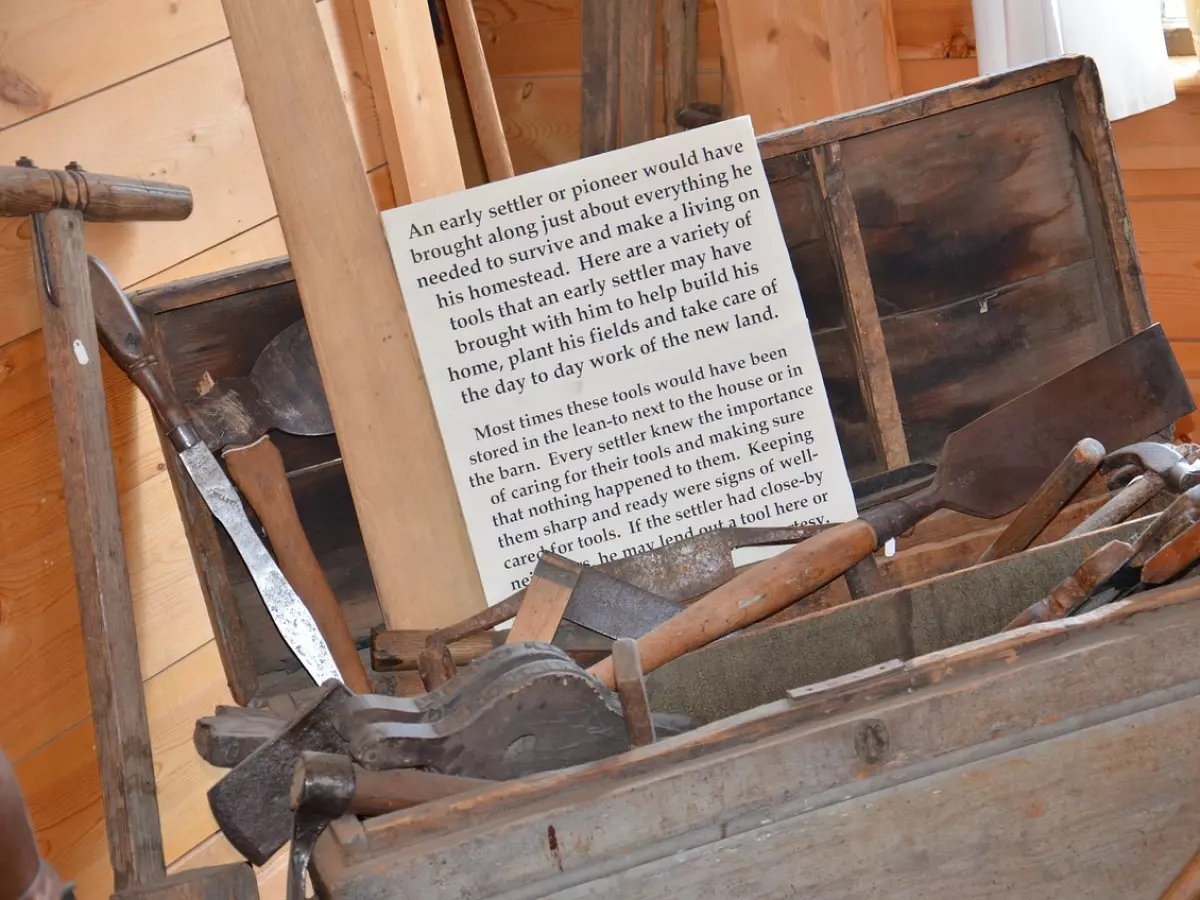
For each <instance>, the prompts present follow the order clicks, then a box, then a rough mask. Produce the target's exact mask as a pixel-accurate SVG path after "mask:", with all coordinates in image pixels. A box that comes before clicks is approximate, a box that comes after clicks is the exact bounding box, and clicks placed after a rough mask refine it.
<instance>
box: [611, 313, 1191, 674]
mask: <svg viewBox="0 0 1200 900" xmlns="http://www.w3.org/2000/svg"><path fill="white" fill-rule="evenodd" d="M1194 408H1195V404H1194V403H1193V402H1192V398H1191V394H1190V392H1189V390H1188V386H1187V381H1186V380H1185V379H1184V377H1183V373H1182V372H1181V371H1180V369H1179V364H1178V363H1177V362H1176V360H1175V357H1174V354H1173V353H1172V351H1171V347H1170V345H1169V344H1168V343H1167V339H1166V335H1165V334H1164V333H1163V330H1162V328H1161V326H1159V325H1154V326H1151V327H1150V328H1148V329H1146V330H1145V331H1143V332H1141V333H1139V334H1137V335H1134V336H1133V337H1131V338H1129V339H1127V340H1125V341H1122V342H1121V343H1120V344H1117V345H1116V346H1114V347H1112V348H1111V349H1109V350H1107V351H1105V352H1104V353H1101V354H1100V355H1098V356H1096V357H1093V358H1092V359H1090V360H1088V361H1087V362H1085V363H1083V364H1082V365H1079V366H1076V367H1075V368H1073V369H1071V370H1069V371H1068V372H1066V373H1064V374H1062V375H1060V376H1058V377H1057V378H1054V379H1051V380H1050V381H1048V382H1046V383H1045V384H1042V385H1040V386H1039V387H1036V388H1034V389H1033V390H1031V391H1028V392H1027V393H1025V394H1022V395H1021V396H1019V397H1016V398H1015V399H1013V400H1010V401H1009V402H1008V403H1005V404H1003V405H1002V406H999V407H997V408H996V409H994V410H992V411H991V412H989V413H987V414H985V415H983V416H981V417H980V418H978V419H976V420H975V421H974V422H971V423H970V424H969V425H966V426H964V427H963V428H960V429H959V430H958V431H956V432H954V433H953V434H951V435H950V436H949V437H948V438H947V439H946V444H945V446H944V447H943V448H942V454H941V458H940V460H939V462H938V469H937V474H936V475H935V476H934V479H933V482H932V484H931V485H930V486H929V487H928V488H925V489H924V490H921V491H918V492H917V493H915V494H913V495H911V496H910V497H907V498H905V499H904V500H897V501H893V502H890V503H885V504H883V505H882V506H878V507H875V508H874V509H870V510H867V511H866V512H865V513H864V514H863V516H862V517H861V518H858V519H854V520H852V521H850V522H845V523H842V524H840V525H837V526H835V527H833V528H831V529H829V530H828V531H825V532H823V533H821V534H818V535H816V536H815V537H811V538H809V539H808V540H806V541H804V542H803V543H802V544H798V545H797V546H795V547H792V548H791V549H789V550H787V551H785V552H784V553H782V554H780V555H779V556H776V557H774V558H772V559H769V560H766V561H764V562H762V563H759V564H758V565H756V566H753V567H751V568H750V569H747V570H746V571H745V572H743V573H742V574H741V575H739V576H738V577H737V578H734V579H733V580H732V581H730V582H729V583H727V584H726V585H724V586H723V587H720V588H718V589H717V590H715V591H713V592H712V593H711V594H708V595H707V596H705V597H702V598H701V599H700V600H697V601H696V602H695V603H694V604H692V605H691V606H690V607H688V608H687V609H686V610H684V611H683V612H682V613H680V614H679V615H677V616H675V617H674V618H673V619H671V620H670V621H668V622H666V623H664V624H663V625H660V626H659V627H658V628H656V629H654V630H653V631H651V632H650V633H648V634H646V635H644V636H643V637H641V638H640V639H639V640H638V648H639V649H640V650H641V654H642V665H643V667H644V668H645V670H646V671H647V672H651V671H653V670H654V669H656V668H658V667H659V666H661V665H664V664H665V663H668V662H670V661H671V660H673V659H675V658H677V657H679V656H682V655H683V654H684V653H687V652H689V651H691V650H695V649H698V648H700V647H703V646H704V645H705V644H707V643H709V642H711V641H714V640H716V639H717V638H720V637H723V636H725V635H726V634H729V633H730V632H732V631H736V630H737V629H739V628H744V627H746V626H748V625H752V624H753V623H755V622H758V621H760V620H762V619H765V618H766V617H767V616H770V615H772V614H774V613H776V612H779V610H781V609H783V608H785V607H787V606H789V605H790V604H792V603H794V602H795V601H796V600H798V599H800V598H801V597H804V596H807V595H808V594H810V593H812V592H813V591H815V590H817V589H818V588H820V587H823V586H824V585H826V584H828V583H829V582H830V581H832V580H833V579H834V578H836V577H838V576H839V575H841V574H842V573H844V572H845V571H846V570H847V569H849V568H850V567H851V566H852V565H854V564H855V563H856V562H858V561H859V560H860V559H862V558H863V557H865V556H866V555H867V554H868V553H870V552H871V551H873V550H875V549H877V548H878V547H881V546H883V544H884V543H886V542H887V541H888V540H889V539H890V538H893V537H895V536H897V535H899V534H903V533H904V532H905V531H907V530H908V529H909V528H911V527H912V526H913V525H915V524H916V523H917V522H919V521H921V520H922V519H923V518H925V517H926V516H928V515H929V514H930V513H932V512H934V511H935V510H937V509H941V508H944V507H946V508H950V509H954V510H957V511H959V512H963V513H966V514H968V515H975V516H983V517H985V518H996V517H998V516H1002V515H1004V514H1005V513H1007V512H1010V511H1012V510H1013V509H1015V508H1016V507H1018V506H1020V505H1021V504H1022V503H1024V502H1025V501H1026V500H1028V498H1029V497H1030V495H1032V494H1033V492H1034V491H1035V490H1036V489H1037V488H1038V486H1039V485H1040V484H1041V483H1042V481H1043V480H1044V479H1045V478H1046V476H1047V475H1049V474H1050V472H1051V471H1053V469H1054V467H1055V466H1057V465H1058V464H1059V463H1060V462H1061V461H1062V459H1063V457H1064V456H1066V454H1067V452H1068V451H1069V450H1070V449H1071V448H1072V447H1073V446H1074V445H1075V443H1076V442H1077V441H1078V440H1079V439H1080V436H1081V435H1091V436H1092V437H1093V438H1095V439H1096V440H1098V441H1100V442H1101V443H1103V444H1106V445H1112V446H1121V445H1123V444H1125V443H1127V442H1129V441H1131V440H1136V439H1138V438H1144V437H1145V436H1146V435H1150V434H1154V433H1156V432H1157V431H1159V430H1161V429H1162V428H1165V427H1166V426H1168V425H1170V424H1172V423H1173V422H1175V420H1176V419H1178V418H1179V417H1180V416H1182V415H1186V414H1187V413H1188V412H1190V411H1191V410H1192V409H1194ZM589 671H590V672H592V674H593V675H595V676H596V677H597V678H599V679H600V681H601V682H602V683H603V684H605V685H606V686H608V687H612V686H613V685H614V683H615V681H614V677H613V664H612V658H611V657H610V658H609V659H606V660H604V661H602V662H600V663H597V664H596V665H595V666H593V667H592V668H591V669H590V670H589Z"/></svg>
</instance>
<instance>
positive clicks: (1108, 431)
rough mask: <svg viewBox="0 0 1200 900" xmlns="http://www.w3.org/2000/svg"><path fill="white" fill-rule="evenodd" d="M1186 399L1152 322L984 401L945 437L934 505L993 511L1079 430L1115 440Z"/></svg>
mask: <svg viewBox="0 0 1200 900" xmlns="http://www.w3.org/2000/svg"><path fill="white" fill-rule="evenodd" d="M1195 408H1196V405H1195V403H1194V402H1193V401H1192V396H1191V393H1190V391H1189V390H1188V386H1187V381H1186V380H1185V379H1184V377H1183V372H1181V371H1180V369H1179V364H1178V362H1176V360H1175V354H1174V353H1173V352H1172V351H1171V345H1170V344H1168V343H1167V338H1166V335H1165V334H1163V330H1162V326H1161V325H1157V324H1155V325H1152V326H1150V327H1149V328H1147V329H1146V330H1145V331H1142V332H1139V333H1138V334H1136V335H1134V336H1133V337H1131V338H1129V339H1127V340H1124V341H1122V342H1121V343H1119V344H1117V345H1116V346H1114V347H1112V348H1110V349H1108V350H1106V351H1104V352H1103V353H1101V354H1100V355H1098V356H1095V357H1093V358H1092V359H1090V360H1088V361H1087V362H1085V363H1083V364H1081V365H1078V366H1076V367H1075V368H1073V369H1070V370H1069V371H1067V372H1064V373H1063V374H1062V375H1059V376H1058V377H1057V378H1054V379H1051V380H1050V381H1047V382H1046V383H1045V384H1042V385H1039V386H1038V387H1036V388H1034V389H1033V390H1031V391H1027V392H1026V393H1024V394H1021V395H1020V396H1019V397H1016V398H1015V399H1013V400H1010V401H1008V402H1007V403H1005V404H1004V405H1003V406H999V407H997V408H996V409H993V410H992V411H991V412H989V413H986V414H985V415H983V416H981V417H980V418H978V419H976V420H975V421H974V422H972V423H970V424H969V425H966V426H964V427H963V428H960V429H959V430H958V431H956V432H954V433H953V434H951V435H950V437H949V438H947V439H946V444H945V446H944V447H943V448H942V457H941V461H940V462H939V464H938V472H937V476H936V478H935V479H934V487H933V488H932V490H933V491H935V492H936V494H937V496H938V499H939V501H940V503H941V505H944V506H947V507H949V508H951V509H956V510H958V511H959V512H964V513H967V514H968V515H975V516H984V517H987V518H995V517H997V516H1002V515H1005V514H1006V513H1009V512H1011V511H1012V510H1014V509H1016V508H1017V507H1018V506H1020V505H1021V504H1022V503H1024V502H1025V501H1026V500H1028V499H1029V498H1030V497H1031V496H1032V495H1033V492H1034V491H1035V490H1037V488H1038V487H1039V486H1040V485H1041V484H1042V482H1043V481H1044V480H1045V479H1046V476H1048V475H1049V474H1050V473H1051V472H1052V471H1054V468H1055V467H1056V466H1057V465H1058V464H1059V463H1060V462H1062V460H1063V457H1065V456H1066V455H1067V453H1069V452H1070V450H1071V448H1072V447H1073V446H1074V445H1075V443H1076V442H1077V441H1078V440H1079V439H1080V438H1081V437H1082V436H1083V435H1090V436H1091V437H1093V438H1095V439H1096V440H1098V441H1100V443H1102V444H1104V445H1105V446H1106V447H1120V446H1122V445H1124V444H1128V443H1129V442H1131V441H1136V440H1142V439H1144V438H1146V437H1148V436H1149V435H1152V434H1155V433H1156V432H1158V431H1161V430H1162V429H1164V428H1167V427H1169V426H1171V425H1173V424H1174V422H1175V421H1176V420H1177V419H1179V418H1181V417H1183V416H1185V415H1187V414H1188V413H1189V412H1191V411H1192V410H1194V409H1195Z"/></svg>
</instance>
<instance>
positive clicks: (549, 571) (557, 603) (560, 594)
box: [507, 551, 583, 644]
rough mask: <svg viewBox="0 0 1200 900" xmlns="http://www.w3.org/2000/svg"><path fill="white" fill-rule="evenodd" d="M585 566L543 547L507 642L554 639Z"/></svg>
mask: <svg viewBox="0 0 1200 900" xmlns="http://www.w3.org/2000/svg"><path fill="white" fill-rule="evenodd" d="M582 571H583V570H582V568H581V567H580V566H579V565H578V564H577V563H574V562H572V561H571V560H569V559H566V558H565V557H562V556H559V555H558V554H556V553H550V552H549V551H543V552H542V554H541V556H540V557H539V558H538V562H537V565H536V566H534V569H533V577H532V578H531V579H530V581H529V586H528V587H527V588H525V599H524V600H523V601H521V608H520V610H518V612H517V617H516V619H514V620H513V623H512V628H510V629H509V631H508V641H507V643H510V644H516V643H519V642H520V641H542V642H543V643H549V642H550V641H552V640H553V639H554V633H555V632H556V631H558V626H559V623H560V622H562V617H563V613H564V612H566V609H567V604H568V603H570V602H571V594H572V592H573V591H574V590H575V584H576V583H577V582H578V581H579V574H580V572H582Z"/></svg>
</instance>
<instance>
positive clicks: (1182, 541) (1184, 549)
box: [1142, 522, 1200, 584]
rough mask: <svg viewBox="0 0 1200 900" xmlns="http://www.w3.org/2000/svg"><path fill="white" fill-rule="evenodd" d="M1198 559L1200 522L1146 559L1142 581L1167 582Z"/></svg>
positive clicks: (1148, 582) (1199, 556) (1152, 582)
mask: <svg viewBox="0 0 1200 900" xmlns="http://www.w3.org/2000/svg"><path fill="white" fill-rule="evenodd" d="M1197 559H1200V522H1197V523H1196V524H1195V525H1192V526H1191V527H1190V528H1188V529H1187V531H1185V532H1184V533H1183V534H1181V535H1179V537H1177V538H1175V539H1174V540H1173V541H1171V543H1169V544H1167V545H1166V546H1165V547H1163V548H1162V549H1161V550H1159V551H1158V552H1157V553H1155V554H1154V555H1153V556H1152V557H1150V558H1149V559H1148V560H1146V564H1145V565H1144V566H1142V581H1143V582H1145V583H1146V584H1166V583H1167V582H1168V581H1170V580H1171V579H1172V578H1174V577H1175V576H1176V575H1179V574H1180V573H1181V572H1183V570H1184V569H1186V568H1187V567H1188V566H1190V565H1192V564H1193V563H1194V562H1196V560H1197Z"/></svg>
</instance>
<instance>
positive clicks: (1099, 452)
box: [979, 438, 1104, 563]
mask: <svg viewBox="0 0 1200 900" xmlns="http://www.w3.org/2000/svg"><path fill="white" fill-rule="evenodd" d="M1103 461H1104V445H1103V444H1101V443H1100V442H1099V441H1097V440H1095V439H1093V438H1084V439H1083V440H1081V441H1080V442H1079V443H1078V444H1076V445H1075V446H1074V447H1072V448H1071V451H1070V452H1069V453H1068V454H1067V455H1066V456H1065V457H1064V458H1063V461H1062V462H1061V463H1059V464H1058V466H1057V467H1056V468H1055V470H1054V471H1053V472H1051V473H1050V476H1049V477H1048V478H1047V479H1046V480H1045V481H1044V482H1043V483H1042V486H1041V487H1039V488H1038V489H1037V490H1036V491H1035V492H1034V494H1033V496H1032V497H1030V498H1029V502H1028V503H1026V504H1025V505H1024V506H1023V507H1022V508H1021V511H1020V512H1019V513H1017V515H1016V517H1015V518H1014V519H1013V520H1012V521H1011V522H1009V523H1008V527H1007V528H1005V529H1004V531H1002V532H1001V533H1000V535H999V536H998V537H997V538H996V540H994V541H992V544H991V546H990V547H988V548H987V549H986V550H984V551H983V554H982V555H981V556H980V557H979V562H980V563H985V562H988V561H990V560H993V559H1002V558H1004V557H1005V556H1011V555H1012V554H1013V553H1019V552H1020V551H1022V550H1024V549H1025V548H1026V547H1028V546H1029V545H1030V544H1032V543H1033V542H1034V540H1035V539H1036V538H1037V536H1038V535H1039V534H1041V533H1042V530H1043V529H1044V528H1045V527H1046V526H1047V525H1049V524H1050V521H1051V520H1052V519H1053V518H1054V517H1055V516H1056V515H1058V512H1059V510H1061V509H1062V508H1063V507H1064V506H1066V505H1067V503H1068V502H1069V501H1070V499H1071V498H1072V497H1074V496H1075V493H1076V491H1078V490H1079V489H1080V488H1081V487H1083V483H1084V482H1085V481H1087V480H1088V479H1089V478H1091V477H1092V476H1093V475H1094V474H1095V473H1096V469H1098V468H1099V467H1100V463H1102V462H1103Z"/></svg>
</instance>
